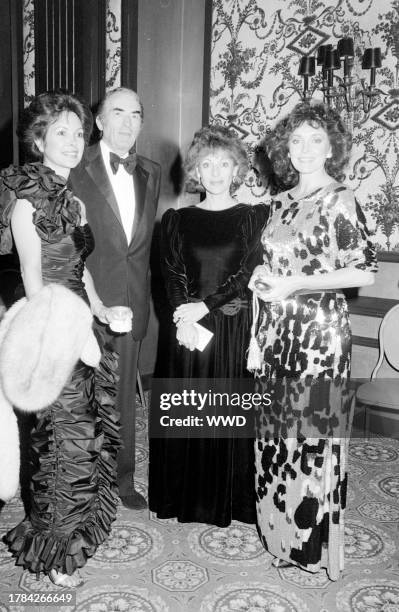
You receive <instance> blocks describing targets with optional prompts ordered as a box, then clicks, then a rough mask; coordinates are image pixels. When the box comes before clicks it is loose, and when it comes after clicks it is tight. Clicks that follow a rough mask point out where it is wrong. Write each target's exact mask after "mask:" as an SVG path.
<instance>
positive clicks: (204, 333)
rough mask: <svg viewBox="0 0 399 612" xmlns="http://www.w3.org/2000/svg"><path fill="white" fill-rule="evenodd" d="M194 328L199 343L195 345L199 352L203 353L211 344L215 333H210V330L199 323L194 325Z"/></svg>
mask: <svg viewBox="0 0 399 612" xmlns="http://www.w3.org/2000/svg"><path fill="white" fill-rule="evenodd" d="M194 327H195V329H196V330H197V332H198V342H197V344H196V345H195V348H196V349H198V350H199V351H203V350H204V348H205V347H206V345H207V344H208V343H209V341H210V339H211V338H212V336H213V333H212V332H210V331H209V329H206V327H203V326H202V325H200V324H199V323H194Z"/></svg>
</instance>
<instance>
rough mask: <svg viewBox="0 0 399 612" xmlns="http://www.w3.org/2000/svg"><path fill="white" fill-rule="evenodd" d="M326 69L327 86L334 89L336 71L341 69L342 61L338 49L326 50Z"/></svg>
mask: <svg viewBox="0 0 399 612" xmlns="http://www.w3.org/2000/svg"><path fill="white" fill-rule="evenodd" d="M324 68H325V70H326V71H327V85H328V87H332V86H333V83H334V70H339V69H340V68H341V60H340V58H339V55H338V51H337V49H333V48H332V47H331V49H326V51H325V55H324Z"/></svg>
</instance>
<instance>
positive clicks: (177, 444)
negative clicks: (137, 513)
mask: <svg viewBox="0 0 399 612" xmlns="http://www.w3.org/2000/svg"><path fill="white" fill-rule="evenodd" d="M247 168H248V165H247V158H246V152H245V148H244V146H243V144H242V143H241V142H240V141H239V139H238V138H236V137H235V136H234V135H233V134H232V132H231V131H230V130H228V129H227V128H224V127H222V126H210V127H206V128H203V129H202V130H199V131H198V132H197V133H196V134H195V136H194V140H193V142H192V144H191V146H190V148H189V151H188V155H187V159H186V172H187V176H188V177H189V180H191V181H193V182H194V183H195V186H196V188H197V189H198V188H199V187H200V188H202V190H203V191H205V195H206V197H205V199H204V200H203V201H202V202H200V203H199V204H198V205H196V206H188V207H186V208H181V209H179V210H174V209H170V210H168V211H166V213H165V214H164V216H163V218H162V223H161V229H162V234H161V236H162V240H161V243H162V246H161V249H162V263H163V273H164V278H165V285H166V290H167V295H168V300H169V304H170V324H169V329H170V334H169V342H168V343H166V342H165V343H164V345H163V347H162V348H163V350H162V351H161V360H160V361H161V363H160V364H159V367H158V376H162V377H163V378H166V379H168V381H167V383H166V385H167V384H168V383H169V381H170V385H171V388H170V389H169V390H170V391H175V390H176V385H175V386H174V387H173V385H174V383H173V379H182V378H184V379H186V380H187V384H188V385H190V384H191V387H189V388H192V386H193V385H194V388H197V387H195V384H196V383H195V382H194V383H190V380H191V379H201V380H206V381H209V385H210V386H211V387H212V388H213V387H214V383H213V381H214V380H215V379H228V380H229V381H230V380H231V381H232V384H233V385H234V384H235V385H236V386H237V384H238V381H240V380H242V378H243V377H244V376H247V377H249V373H248V372H247V371H246V368H245V353H246V347H247V344H248V337H249V329H250V309H249V307H248V306H249V300H248V297H249V292H248V291H247V284H248V281H249V278H250V275H251V273H252V270H253V269H254V267H255V265H256V264H257V263H259V262H260V261H261V249H260V248H259V246H260V233H261V229H262V227H263V225H264V223H265V222H266V218H267V207H266V206H264V205H258V206H248V205H247V204H239V203H237V201H236V200H235V199H234V198H233V196H232V194H231V192H232V190H233V189H234V184H237V182H238V183H240V182H241V181H242V180H243V179H244V177H245V174H246V172H247ZM172 317H173V320H172ZM197 321H198V322H199V323H200V324H201V325H203V326H204V327H206V328H208V329H209V330H211V331H212V333H213V334H214V335H213V337H212V339H211V341H210V343H209V344H208V346H207V347H206V348H205V349H204V350H203V351H202V352H201V351H199V350H197V349H194V346H195V333H196V330H195V327H194V326H193V323H195V322H197ZM234 381H235V383H234ZM248 383H249V384H250V383H251V381H250V380H248ZM207 384H208V382H207ZM227 384H229V383H227ZM208 388H209V387H208V386H206V388H205V390H207V389H208ZM223 391H228V389H227V388H225V387H224V388H223ZM222 410H223V409H219V413H220V412H221V411H222ZM151 411H152V413H153V418H154V419H155V418H157V415H158V414H159V412H158V411H159V405H155V403H154V400H153V401H152V404H151ZM200 414H201V413H200ZM247 433H248V432H247ZM253 478H254V454H253V431H252V429H251V430H250V432H249V437H248V435H247V436H246V437H245V436H242V437H238V436H230V437H227V433H226V437H223V438H222V437H218V436H217V435H215V433H211V435H210V436H209V437H208V438H195V437H190V436H187V437H185V438H181V439H176V438H173V432H172V433H169V434H167V435H165V437H163V438H161V439H156V438H152V439H150V465H149V507H150V510H152V511H153V512H156V513H157V515H158V518H163V519H168V518H174V517H176V518H177V519H178V520H179V521H181V522H190V521H193V522H201V523H208V524H212V525H217V526H219V527H227V526H228V525H230V523H231V521H232V520H239V521H242V522H244V523H254V522H255V520H256V514H255V495H254V489H253Z"/></svg>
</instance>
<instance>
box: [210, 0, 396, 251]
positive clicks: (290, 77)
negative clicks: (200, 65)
mask: <svg viewBox="0 0 399 612" xmlns="http://www.w3.org/2000/svg"><path fill="white" fill-rule="evenodd" d="M343 36H351V37H352V38H353V39H354V42H355V54H356V57H355V62H354V73H355V75H356V78H357V80H358V83H359V87H360V83H361V79H363V78H366V79H368V78H369V77H368V75H369V73H368V72H365V71H363V70H362V69H361V57H362V55H363V51H364V49H365V48H367V47H381V51H382V57H383V67H382V68H381V69H379V70H378V71H377V80H376V85H377V87H378V88H379V89H380V90H381V91H380V94H379V96H378V97H377V98H375V99H373V103H372V108H371V110H370V112H369V113H363V114H362V113H360V115H359V117H358V121H357V122H356V124H355V127H354V130H353V136H354V147H353V152H352V158H351V165H350V168H349V170H348V172H347V177H346V182H347V183H348V184H350V185H351V187H352V188H353V189H354V190H355V192H356V195H357V197H358V199H359V201H360V202H361V204H362V205H363V209H364V211H365V213H366V215H367V216H368V220H369V224H370V226H371V227H372V228H373V229H375V231H376V239H377V243H378V248H379V249H380V250H381V251H391V252H398V253H399V161H398V160H399V157H398V152H399V81H398V77H399V0H379V1H378V2H375V1H373V0H335V1H331V0H329V1H324V0H214V1H213V32H212V51H211V101H210V121H211V122H217V123H222V124H224V125H231V126H232V127H233V128H234V129H235V130H236V131H237V133H238V134H239V135H240V136H241V138H242V139H243V140H244V142H245V143H246V144H247V146H248V150H249V153H250V154H251V156H252V160H253V169H252V171H251V172H250V174H249V176H248V179H247V181H246V185H245V187H243V188H242V190H241V192H240V196H241V199H242V200H243V201H248V202H252V203H256V202H258V201H266V200H267V199H268V198H269V197H270V196H269V193H270V189H269V185H268V184H267V181H265V180H263V181H261V180H260V174H262V170H261V169H260V167H259V164H258V163H257V156H256V152H257V150H258V148H259V142H260V141H261V140H262V139H263V138H264V137H265V136H266V135H267V132H268V130H270V128H271V127H272V126H273V124H274V123H275V121H276V120H277V119H278V118H280V117H281V116H283V115H284V114H286V113H287V112H288V111H289V110H290V109H291V108H292V107H293V106H294V105H295V104H296V103H297V102H298V101H299V100H300V96H301V92H302V86H303V84H302V78H301V77H300V76H298V75H297V73H298V64H299V59H300V57H301V56H302V55H315V54H316V53H317V48H318V47H319V46H320V45H322V44H327V43H332V44H333V46H336V43H337V40H338V39H339V38H341V37H343ZM337 72H338V75H339V74H340V72H339V71H337ZM320 84H321V75H320V74H318V75H316V76H315V77H313V78H312V79H311V83H310V89H311V90H312V93H313V96H314V97H315V98H318V99H321V98H322V93H321V91H320ZM255 168H257V170H258V171H260V174H259V173H258V172H257V171H256V170H255Z"/></svg>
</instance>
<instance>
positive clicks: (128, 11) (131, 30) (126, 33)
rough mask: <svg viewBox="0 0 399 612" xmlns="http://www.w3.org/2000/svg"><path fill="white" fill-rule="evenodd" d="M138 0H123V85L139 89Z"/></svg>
mask: <svg viewBox="0 0 399 612" xmlns="http://www.w3.org/2000/svg"><path fill="white" fill-rule="evenodd" d="M138 15H139V2H138V0H122V5H121V21H122V43H121V85H122V86H123V87H130V89H133V90H134V91H136V90H137V52H138Z"/></svg>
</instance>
